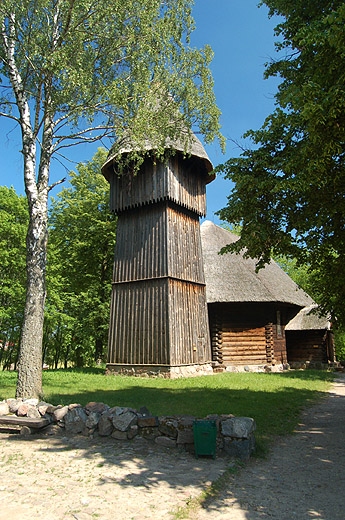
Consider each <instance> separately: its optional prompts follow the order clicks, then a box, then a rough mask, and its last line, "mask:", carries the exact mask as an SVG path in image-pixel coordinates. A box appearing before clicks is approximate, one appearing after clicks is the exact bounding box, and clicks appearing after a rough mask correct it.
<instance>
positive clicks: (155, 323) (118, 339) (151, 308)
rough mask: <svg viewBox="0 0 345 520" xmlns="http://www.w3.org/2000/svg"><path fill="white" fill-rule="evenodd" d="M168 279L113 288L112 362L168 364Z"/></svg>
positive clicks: (110, 356)
mask: <svg viewBox="0 0 345 520" xmlns="http://www.w3.org/2000/svg"><path fill="white" fill-rule="evenodd" d="M167 294H168V287H167V280H166V279H165V280H164V279H163V280H147V281H141V282H137V283H135V282H134V283H124V284H116V285H115V286H114V287H113V293H112V305H111V311H110V313H111V315H110V328H109V349H108V363H111V364H114V363H119V364H128V365H138V364H145V365H146V364H158V365H168V364H169V361H170V349H169V319H168V305H167Z"/></svg>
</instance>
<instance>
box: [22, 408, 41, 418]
mask: <svg viewBox="0 0 345 520" xmlns="http://www.w3.org/2000/svg"><path fill="white" fill-rule="evenodd" d="M26 415H27V417H30V418H31V419H38V418H40V417H41V414H40V412H39V411H38V409H37V408H36V406H32V405H29V408H28V411H27V413H26Z"/></svg>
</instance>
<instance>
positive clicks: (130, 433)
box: [127, 424, 139, 439]
mask: <svg viewBox="0 0 345 520" xmlns="http://www.w3.org/2000/svg"><path fill="white" fill-rule="evenodd" d="M138 432H139V428H138V425H137V424H133V425H132V426H131V427H130V428H129V430H128V431H127V438H128V439H134V437H136V436H137V435H138Z"/></svg>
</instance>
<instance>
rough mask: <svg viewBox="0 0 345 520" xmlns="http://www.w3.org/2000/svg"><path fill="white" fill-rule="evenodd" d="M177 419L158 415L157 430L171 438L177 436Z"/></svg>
mask: <svg viewBox="0 0 345 520" xmlns="http://www.w3.org/2000/svg"><path fill="white" fill-rule="evenodd" d="M177 427H178V421H177V419H176V418H175V417H160V418H159V431H160V432H161V433H163V434H164V435H167V436H168V437H172V438H173V439H176V438H177V433H178V432H177Z"/></svg>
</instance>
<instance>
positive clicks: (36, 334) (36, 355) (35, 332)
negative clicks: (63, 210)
mask: <svg viewBox="0 0 345 520" xmlns="http://www.w3.org/2000/svg"><path fill="white" fill-rule="evenodd" d="M46 248H47V197H42V200H41V199H40V198H37V199H36V201H35V202H34V203H33V205H32V207H31V208H30V223H29V229H28V234H27V294H26V302H25V310H24V321H23V327H22V334H21V341H20V352H19V362H18V380H17V390H16V397H23V398H29V397H40V396H41V395H42V342H43V321H44V303H45V296H46V289H45V270H46Z"/></svg>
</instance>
